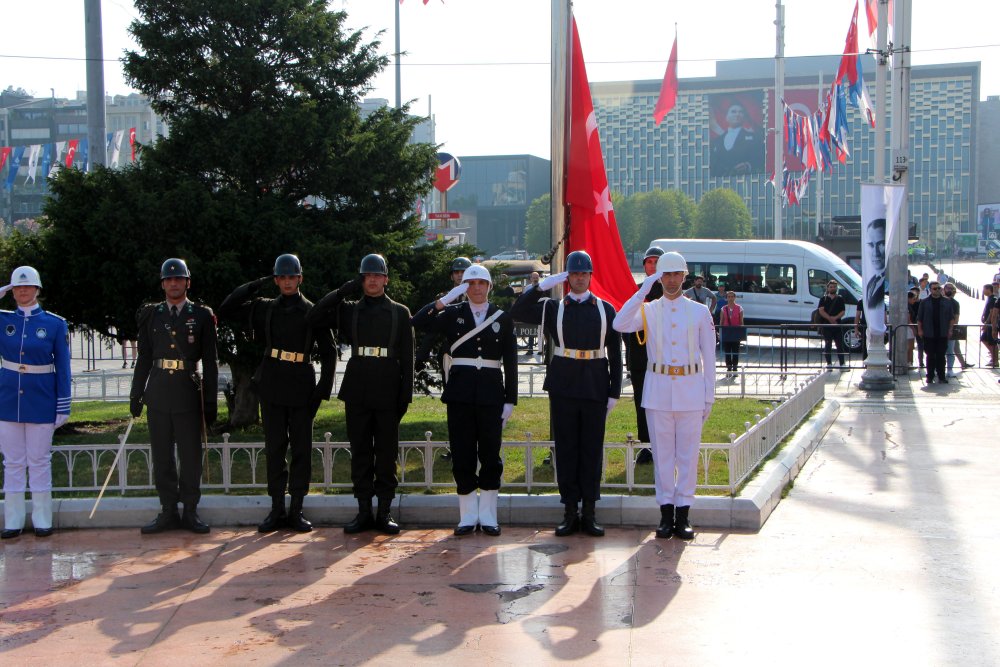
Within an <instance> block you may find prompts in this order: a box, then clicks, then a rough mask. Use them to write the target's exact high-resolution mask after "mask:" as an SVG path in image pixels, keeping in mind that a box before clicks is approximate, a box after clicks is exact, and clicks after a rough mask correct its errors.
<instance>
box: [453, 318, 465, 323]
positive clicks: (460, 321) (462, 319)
mask: <svg viewBox="0 0 1000 667" xmlns="http://www.w3.org/2000/svg"><path fill="white" fill-rule="evenodd" d="M455 323H456V324H465V318H464V317H459V318H456V320H455Z"/></svg>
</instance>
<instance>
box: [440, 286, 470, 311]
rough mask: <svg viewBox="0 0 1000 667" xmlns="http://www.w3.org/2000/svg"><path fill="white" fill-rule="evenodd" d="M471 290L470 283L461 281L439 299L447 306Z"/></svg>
mask: <svg viewBox="0 0 1000 667" xmlns="http://www.w3.org/2000/svg"><path fill="white" fill-rule="evenodd" d="M468 291H469V283H459V284H458V285H455V286H454V287H452V288H451V291H450V292H448V293H447V294H445V295H444V296H443V297H441V298H440V299H438V301H440V302H441V305H442V306H447V305H448V304H449V303H451V302H452V301H454V300H455V299H457V298H458V297H460V296H462V295H463V294H465V293H466V292H468Z"/></svg>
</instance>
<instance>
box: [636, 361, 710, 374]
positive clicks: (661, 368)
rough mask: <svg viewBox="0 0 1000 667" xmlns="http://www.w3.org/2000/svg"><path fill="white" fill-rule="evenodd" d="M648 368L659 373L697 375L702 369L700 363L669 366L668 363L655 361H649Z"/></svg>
mask: <svg viewBox="0 0 1000 667" xmlns="http://www.w3.org/2000/svg"><path fill="white" fill-rule="evenodd" d="M646 370H648V371H651V372H653V373H659V374H660V375H696V374H697V373H699V372H700V371H701V369H700V368H699V367H698V364H693V365H688V366H669V365H667V364H654V363H653V362H649V363H648V364H647V365H646Z"/></svg>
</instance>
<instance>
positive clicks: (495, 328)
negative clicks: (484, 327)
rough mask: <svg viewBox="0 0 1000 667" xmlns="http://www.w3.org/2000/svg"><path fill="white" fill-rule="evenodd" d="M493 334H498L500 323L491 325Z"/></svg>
mask: <svg viewBox="0 0 1000 667" xmlns="http://www.w3.org/2000/svg"><path fill="white" fill-rule="evenodd" d="M493 333H500V323H499V322H494V323H493Z"/></svg>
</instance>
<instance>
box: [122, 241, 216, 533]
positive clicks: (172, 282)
mask: <svg viewBox="0 0 1000 667" xmlns="http://www.w3.org/2000/svg"><path fill="white" fill-rule="evenodd" d="M160 286H161V287H162V288H163V292H164V295H165V296H166V299H165V300H164V301H161V302H160V303H156V304H151V305H147V306H145V307H143V308H142V309H141V310H140V311H139V316H138V323H139V327H138V329H139V335H138V359H137V360H136V364H135V373H134V374H133V376H132V391H131V393H130V397H131V402H130V411H131V413H132V416H133V417H139V416H140V415H142V406H143V404H145V405H146V407H147V408H148V411H147V415H146V420H147V421H148V423H149V442H150V447H151V449H152V454H153V478H154V480H155V482H156V492H157V494H159V496H160V505H161V506H162V511H161V512H160V514H159V515H158V516H157V517H156V518H155V519H154V520H153V521H152V522H151V523H149V524H147V525H145V526H143V527H142V533H143V534H150V533H160V532H163V531H164V530H171V529H174V528H186V529H187V530H190V531H191V532H194V533H207V532H208V531H209V527H208V526H207V525H206V524H205V523H204V522H203V521H202V520H201V519H199V518H198V501H199V500H200V499H201V465H202V463H201V446H202V438H201V434H202V432H203V429H204V428H205V425H206V424H211V423H212V422H214V421H215V418H216V416H217V414H218V392H219V362H218V355H217V353H216V348H215V343H216V330H215V315H214V314H213V313H212V309H211V308H209V307H207V306H204V305H202V304H197V303H193V302H192V301H190V300H189V299H188V298H187V291H188V288H189V287H190V286H191V273H190V271H188V267H187V264H185V263H184V260H183V259H168V260H167V261H165V262H164V263H163V266H162V267H161V268H160ZM199 366H200V372H199ZM175 444H176V446H177V458H178V459H179V460H180V468H178V467H177V464H176V462H175V459H174V445H175ZM178 501H180V502H181V503H183V505H184V514H183V515H178V513H177V503H178Z"/></svg>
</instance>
